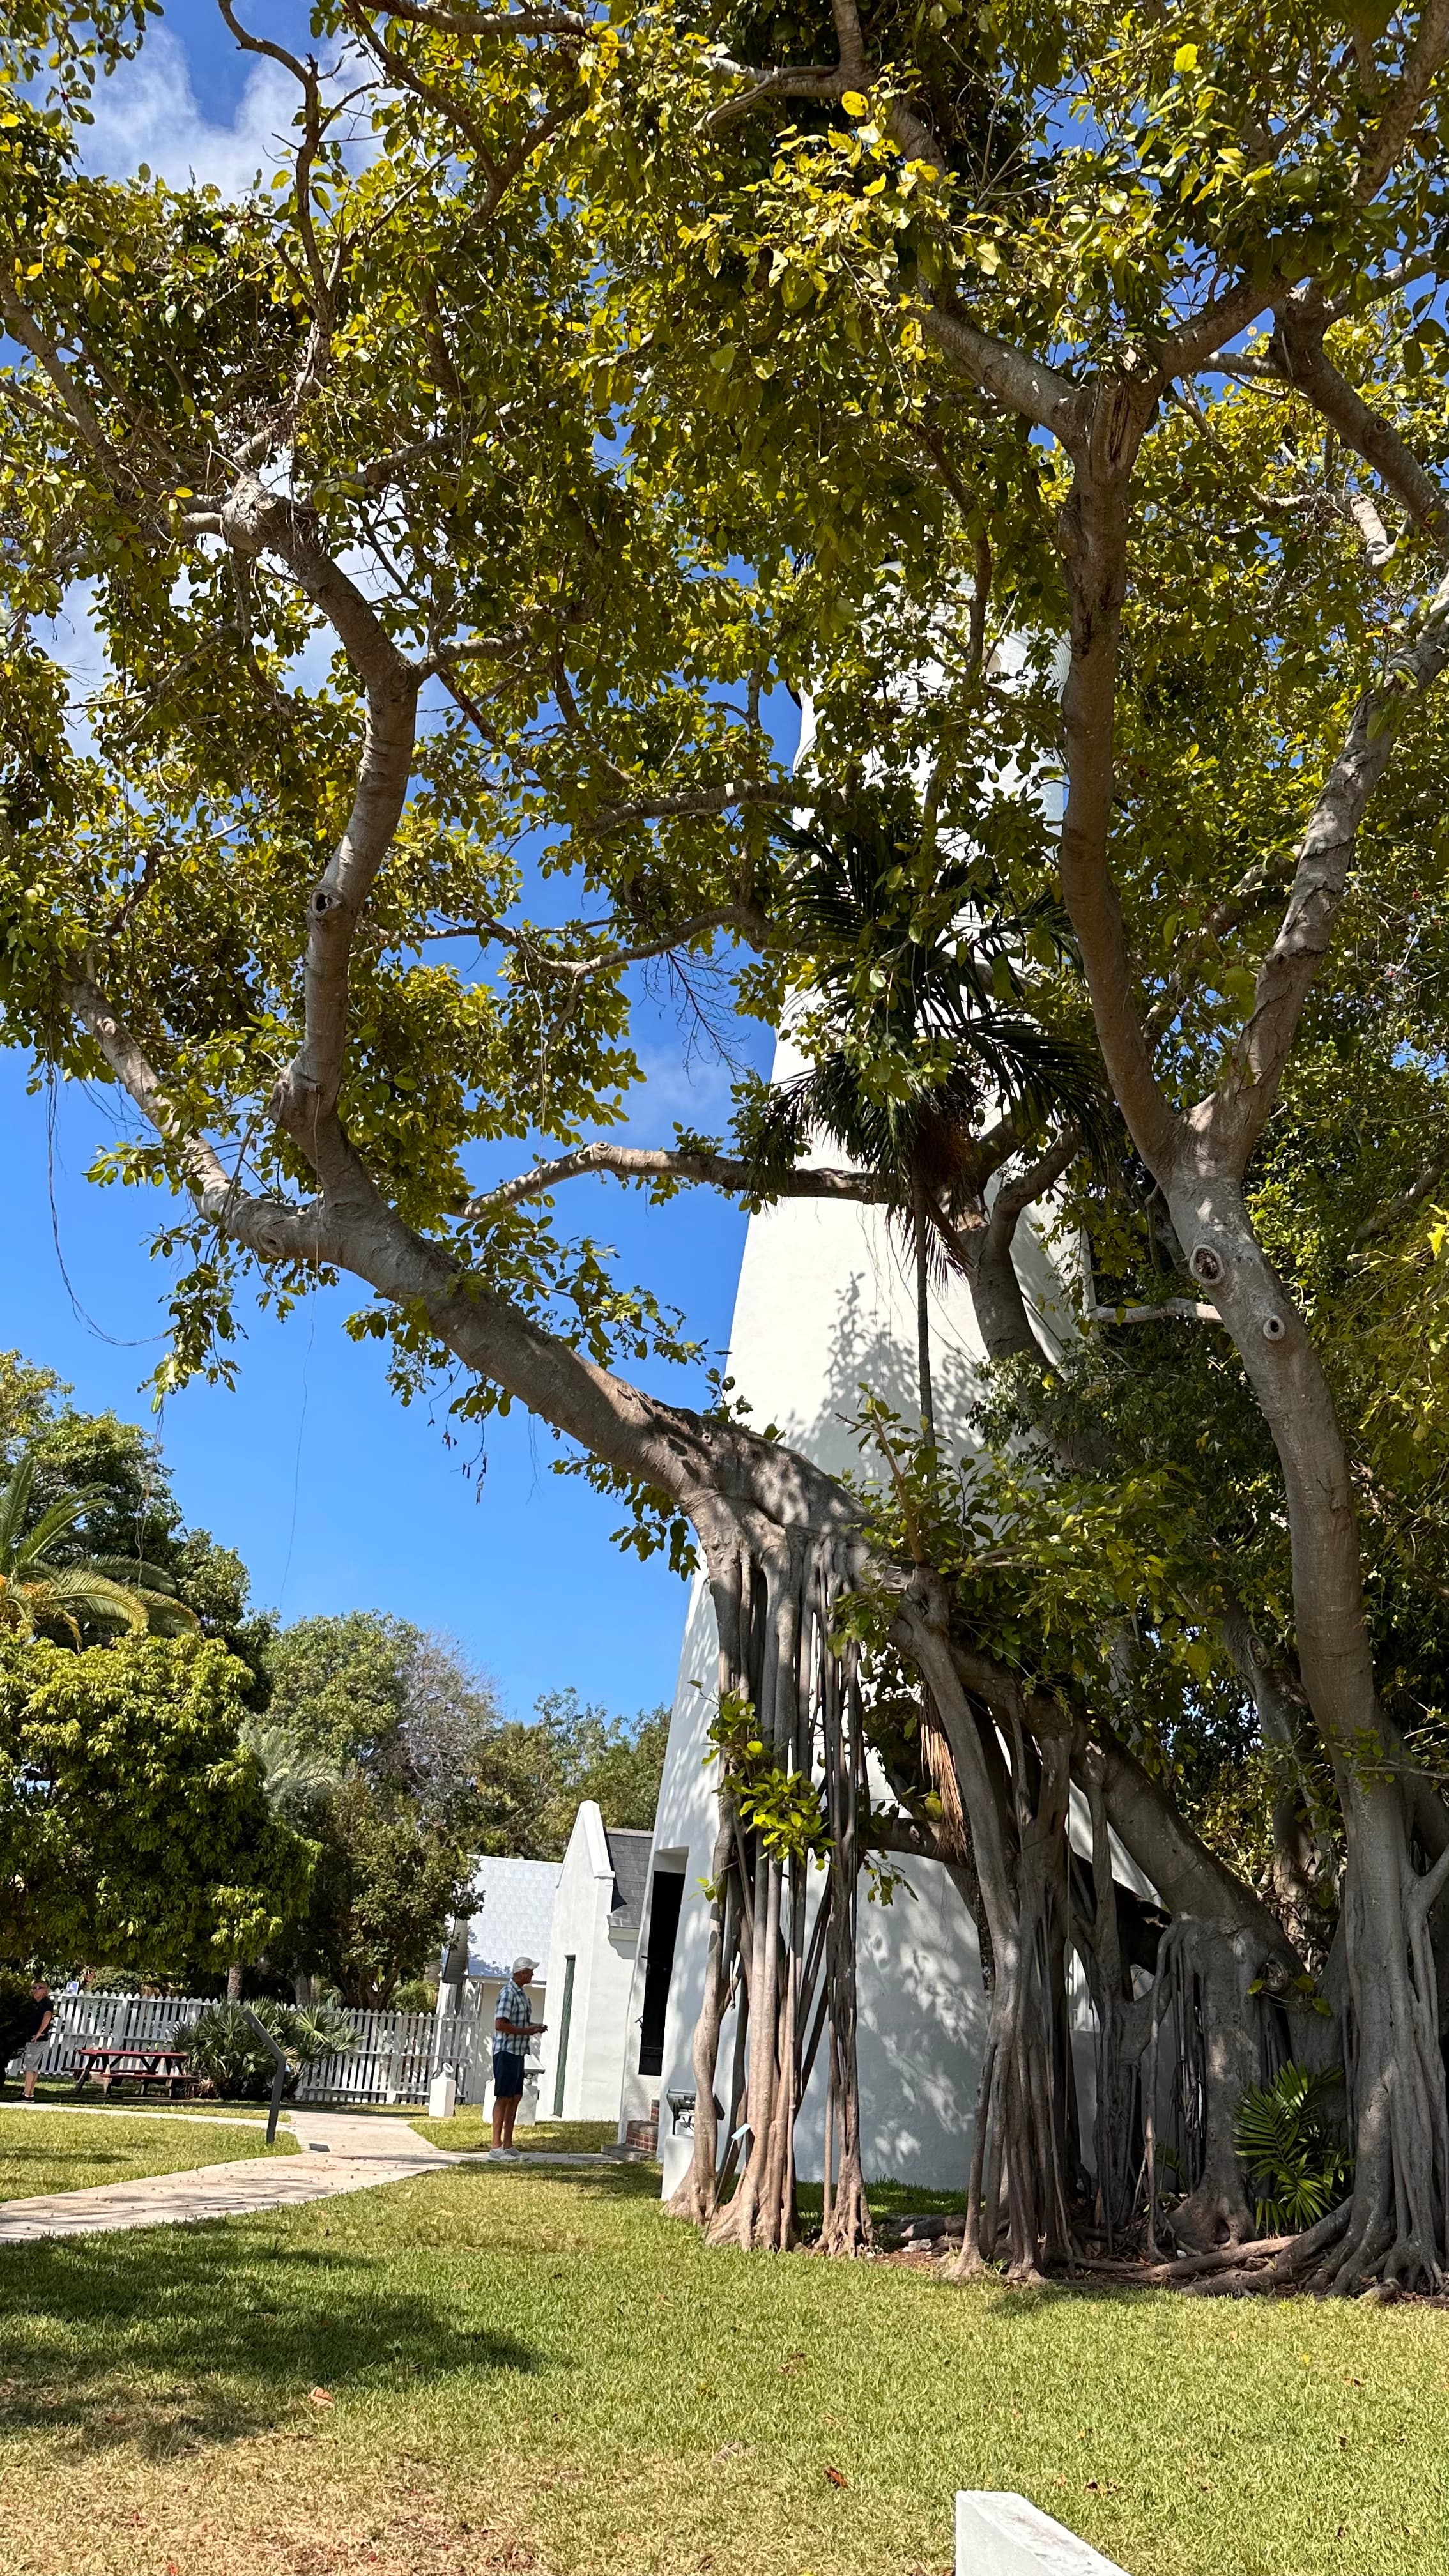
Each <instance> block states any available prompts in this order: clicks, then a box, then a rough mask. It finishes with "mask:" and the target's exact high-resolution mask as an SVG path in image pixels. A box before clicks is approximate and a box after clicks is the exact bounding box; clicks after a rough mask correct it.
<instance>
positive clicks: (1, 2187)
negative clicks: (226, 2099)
mask: <svg viewBox="0 0 1449 2576" xmlns="http://www.w3.org/2000/svg"><path fill="white" fill-rule="evenodd" d="M295 2153H296V2140H295V2139H294V2138H286V2139H283V2138H281V2137H280V2136H279V2137H278V2139H277V2143H276V2146H275V2147H273V2148H269V2147H268V2145H267V2142H266V2138H265V2136H264V2135H261V2134H258V2135H255V2136H254V2135H253V2134H252V2133H251V2131H250V2130H248V2129H225V2128H222V2127H221V2126H220V2125H219V2124H218V2125H216V2126H210V2125H208V2126H202V2125H201V2124H200V2123H197V2124H196V2125H195V2126H192V2125H190V2124H187V2125H183V2124H181V2123H168V2122H166V2121H163V2120H128V2119H126V2118H125V2116H124V2114H121V2113H118V2114H117V2115H116V2116H115V2117H114V2118H103V2119H90V2118H88V2117H86V2116H84V2115H80V2116H78V2115H77V2114H76V2113H75V2112H74V2111H51V2110H44V2111H12V2110H7V2109H4V2108H0V2200H34V2199H35V2198H36V2197H37V2195H38V2194H39V2193H42V2192H52V2191H94V2190H96V2189H97V2188H99V2187H100V2186H101V2185H102V2184H105V2183H112V2182H134V2181H136V2180H137V2179H138V2178H139V2177H140V2176H141V2175H143V2174H168V2173H186V2172H189V2171H190V2169H191V2167H192V2166H193V2165H220V2164H229V2163H230V2162H231V2161H232V2160H233V2159H234V2158H236V2157H242V2156H264V2155H268V2154H272V2155H289V2154H292V2155H294V2154H295Z"/></svg>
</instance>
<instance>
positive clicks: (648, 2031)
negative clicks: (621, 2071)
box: [639, 1869, 684, 2075]
mask: <svg viewBox="0 0 1449 2576" xmlns="http://www.w3.org/2000/svg"><path fill="white" fill-rule="evenodd" d="M683 1902H684V1872H683V1870H678V1869H656V1871H655V1873H654V1886H653V1892H652V1894H651V1897H650V1902H649V1958H648V1963H647V1965H646V1967H645V1970H644V2010H643V2012H642V2013H641V2015H640V2017H639V2072H640V2074H641V2075H662V2074H663V2072H664V2016H665V2013H666V2011H667V2010H668V2006H669V1981H670V1978H671V1977H672V1976H673V1974H674V1944H675V1940H676V1938H677V1937H678V1933H679V1909H680V1906H681V1905H682V1904H683Z"/></svg>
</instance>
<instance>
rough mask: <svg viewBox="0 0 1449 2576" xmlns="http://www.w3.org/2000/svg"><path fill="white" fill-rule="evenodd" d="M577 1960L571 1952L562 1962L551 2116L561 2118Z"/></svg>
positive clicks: (572, 2015)
mask: <svg viewBox="0 0 1449 2576" xmlns="http://www.w3.org/2000/svg"><path fill="white" fill-rule="evenodd" d="M577 1966H578V1960H577V1959H576V1958H575V1956H574V1954H573V1952H572V1951H570V1952H569V1955H568V1957H567V1958H566V1959H565V1961H564V1992H563V2014H562V2017H561V2019H560V2022H559V2033H558V2073H557V2075H556V2076H555V2077H554V2080H553V2116H554V2118H555V2119H556V2120H561V2119H562V2118H563V2106H564V2078H565V2076H566V2075H567V2074H568V2066H569V2025H570V2023H571V2022H572V2020H573V2017H574V1970H575V1968H576V1967H577Z"/></svg>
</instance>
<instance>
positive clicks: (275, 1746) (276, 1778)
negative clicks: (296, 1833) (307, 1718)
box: [241, 1717, 342, 1824]
mask: <svg viewBox="0 0 1449 2576" xmlns="http://www.w3.org/2000/svg"><path fill="white" fill-rule="evenodd" d="M241 1734H242V1742H243V1744H244V1745H245V1746H246V1748H247V1751H248V1752H249V1753H255V1755H256V1757H257V1759H258V1761H259V1762H260V1763H261V1766H262V1769H263V1771H264V1773H265V1774H266V1793H267V1804H268V1806H269V1807H271V1808H272V1809H273V1810H274V1812H275V1813H276V1814H277V1815H279V1816H282V1817H285V1819H286V1821H287V1822H288V1823H289V1824H296V1823H299V1822H302V1821H303V1820H305V1818H306V1816H307V1815H308V1813H309V1812H310V1810H311V1809H312V1808H313V1807H317V1806H320V1805H321V1803H322V1801H323V1800H324V1799H325V1798H330V1797H331V1795H332V1792H333V1790H334V1789H335V1788H336V1786H337V1784H338V1781H339V1780H340V1779H341V1777H342V1774H341V1772H340V1770H339V1769H338V1767H337V1764H336V1763H335V1762H332V1761H329V1759H328V1757H327V1755H326V1754H325V1753H319V1752H318V1751H317V1749H316V1747H315V1745H311V1744H308V1743H307V1742H306V1740H305V1738H304V1737H302V1736H300V1735H294V1734H293V1732H292V1729H291V1728H290V1726H284V1725H282V1724H281V1723H280V1721H278V1720H276V1719H271V1720H268V1719H266V1718H260V1717H249V1718H247V1719H245V1720H244V1722H243V1725H242V1731H241Z"/></svg>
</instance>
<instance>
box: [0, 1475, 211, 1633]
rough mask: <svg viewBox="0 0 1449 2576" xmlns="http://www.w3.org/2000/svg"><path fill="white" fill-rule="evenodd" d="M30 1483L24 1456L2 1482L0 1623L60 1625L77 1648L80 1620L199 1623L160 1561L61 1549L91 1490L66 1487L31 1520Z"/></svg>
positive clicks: (20, 1628)
mask: <svg viewBox="0 0 1449 2576" xmlns="http://www.w3.org/2000/svg"><path fill="white" fill-rule="evenodd" d="M34 1488H35V1461H34V1458H33V1457H25V1458H22V1460H21V1461H20V1464H19V1466H18V1467H16V1469H15V1470H14V1472H13V1474H12V1475H11V1477H10V1480H9V1483H8V1484H6V1485H5V1486H3V1487H0V1628H8V1629H11V1630H12V1631H14V1632H15V1633H16V1634H18V1635H20V1636H22V1637H34V1636H36V1635H37V1634H38V1633H39V1631H40V1630H41V1629H45V1628H51V1629H54V1628H59V1629H61V1630H63V1632H64V1633H65V1635H66V1636H68V1637H69V1638H70V1639H71V1641H72V1643H73V1644H74V1645H75V1646H77V1647H79V1645H80V1643H81V1632H82V1626H83V1625H84V1626H85V1627H87V1628H91V1629H95V1628H99V1629H101V1630H102V1631H104V1630H106V1629H114V1628H127V1629H130V1630H131V1632H132V1633H133V1634H138V1633H142V1632H144V1631H145V1630H146V1629H147V1628H154V1629H155V1630H157V1632H158V1633H159V1634H161V1635H163V1636H164V1635H166V1634H167V1633H168V1632H169V1633H171V1634H173V1635H174V1634H176V1633H178V1632H180V1631H184V1630H186V1629H194V1628H195V1627H196V1625H197V1622H196V1619H195V1618H194V1616H193V1614H192V1612H191V1611H190V1610H188V1609H187V1607H186V1605H185V1603H184V1602H182V1601H180V1600H178V1599H177V1597H176V1594H175V1593H174V1591H173V1590H172V1588H171V1579H170V1577H169V1575H168V1574H167V1573H166V1571H165V1569H164V1568H162V1567H158V1566H153V1565H147V1564H145V1563H144V1562H138V1563H135V1564H132V1563H131V1562H130V1560H128V1559H125V1558H122V1559H119V1560H118V1559H116V1558H114V1557H112V1558H110V1559H107V1558H104V1557H91V1556H81V1557H77V1556H65V1557H62V1556H60V1555H58V1554H57V1548H58V1546H63V1544H64V1542H65V1541H66V1540H67V1539H69V1538H72V1537H73V1534H74V1532H75V1530H76V1528H77V1525H78V1524H79V1522H80V1521H81V1520H82V1519H83V1518H84V1516H85V1511H86V1504H87V1502H88V1500H89V1499H90V1498H91V1497H90V1495H89V1494H88V1493H87V1491H86V1490H85V1489H84V1488H83V1489H82V1490H81V1492H79V1493H77V1494H64V1495H62V1496H61V1498H60V1500H59V1501H58V1502H54V1503H52V1504H51V1506H50V1509H49V1510H48V1511H46V1512H42V1513H41V1515H40V1517H39V1519H38V1520H36V1519H33V1518H32V1517H31V1515H30V1502H31V1497H32V1494H33V1492H34Z"/></svg>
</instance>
